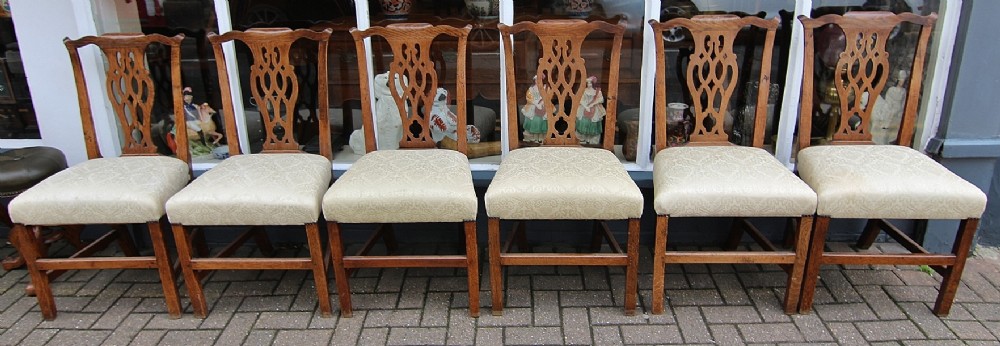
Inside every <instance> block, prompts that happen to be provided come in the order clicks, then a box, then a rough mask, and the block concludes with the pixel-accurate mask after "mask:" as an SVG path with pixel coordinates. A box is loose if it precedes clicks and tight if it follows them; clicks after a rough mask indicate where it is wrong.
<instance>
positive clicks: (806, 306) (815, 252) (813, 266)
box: [799, 216, 830, 314]
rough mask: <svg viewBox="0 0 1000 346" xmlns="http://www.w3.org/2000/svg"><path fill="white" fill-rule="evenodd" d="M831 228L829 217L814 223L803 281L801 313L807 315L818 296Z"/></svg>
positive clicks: (818, 218) (819, 217)
mask: <svg viewBox="0 0 1000 346" xmlns="http://www.w3.org/2000/svg"><path fill="white" fill-rule="evenodd" d="M829 227H830V217H829V216H817V217H816V219H815V221H814V223H813V232H812V233H813V234H812V239H811V241H810V244H809V255H808V256H806V257H807V259H806V269H805V274H803V275H804V276H805V277H804V278H803V279H802V293H801V295H802V296H801V298H800V301H799V313H803V314H806V313H809V312H810V311H812V304H813V296H814V295H815V294H816V284H817V282H818V281H819V266H820V265H821V264H823V246H824V245H825V244H826V232H827V230H828V229H829Z"/></svg>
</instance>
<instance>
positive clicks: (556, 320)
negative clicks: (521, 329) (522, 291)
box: [532, 291, 562, 326]
mask: <svg viewBox="0 0 1000 346" xmlns="http://www.w3.org/2000/svg"><path fill="white" fill-rule="evenodd" d="M533 295H534V304H532V306H533V308H532V315H533V317H534V324H533V325H534V326H558V325H560V324H562V320H561V318H560V317H559V292H555V291H536V292H534V294H533Z"/></svg>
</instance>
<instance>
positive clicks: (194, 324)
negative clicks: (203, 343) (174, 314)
mask: <svg viewBox="0 0 1000 346" xmlns="http://www.w3.org/2000/svg"><path fill="white" fill-rule="evenodd" d="M184 317H186V318H173V319H172V318H170V316H168V315H167V314H163V313H160V314H153V318H152V319H151V320H149V323H146V328H147V329H198V326H199V325H201V322H202V320H201V319H198V318H190V316H184Z"/></svg>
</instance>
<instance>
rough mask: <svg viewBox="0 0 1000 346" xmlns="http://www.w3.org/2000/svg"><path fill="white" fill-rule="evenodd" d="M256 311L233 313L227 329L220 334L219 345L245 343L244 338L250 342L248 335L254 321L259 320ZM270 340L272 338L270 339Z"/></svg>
mask: <svg viewBox="0 0 1000 346" xmlns="http://www.w3.org/2000/svg"><path fill="white" fill-rule="evenodd" d="M258 315H259V314H258V313H256V312H241V313H237V314H233V315H232V319H230V320H229V323H227V324H226V326H225V329H223V330H222V332H221V334H220V335H219V339H218V342H217V343H218V344H219V345H243V344H244V340H246V341H247V343H248V344H249V343H250V341H249V340H247V336H249V335H250V332H251V330H252V329H253V325H254V321H256V320H257V317H258ZM268 341H270V339H268Z"/></svg>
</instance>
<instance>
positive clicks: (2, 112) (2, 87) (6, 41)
mask: <svg viewBox="0 0 1000 346" xmlns="http://www.w3.org/2000/svg"><path fill="white" fill-rule="evenodd" d="M2 4H3V5H2V6H3V7H0V139H39V138H41V134H40V133H39V131H38V122H37V121H36V120H35V109H34V107H33V106H32V105H31V93H30V92H29V91H28V79H27V77H26V76H25V74H24V66H23V65H22V64H21V53H20V50H19V49H18V45H17V36H15V34H14V22H13V21H12V20H11V18H10V9H9V7H8V5H7V2H6V1H3V2H2Z"/></svg>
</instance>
